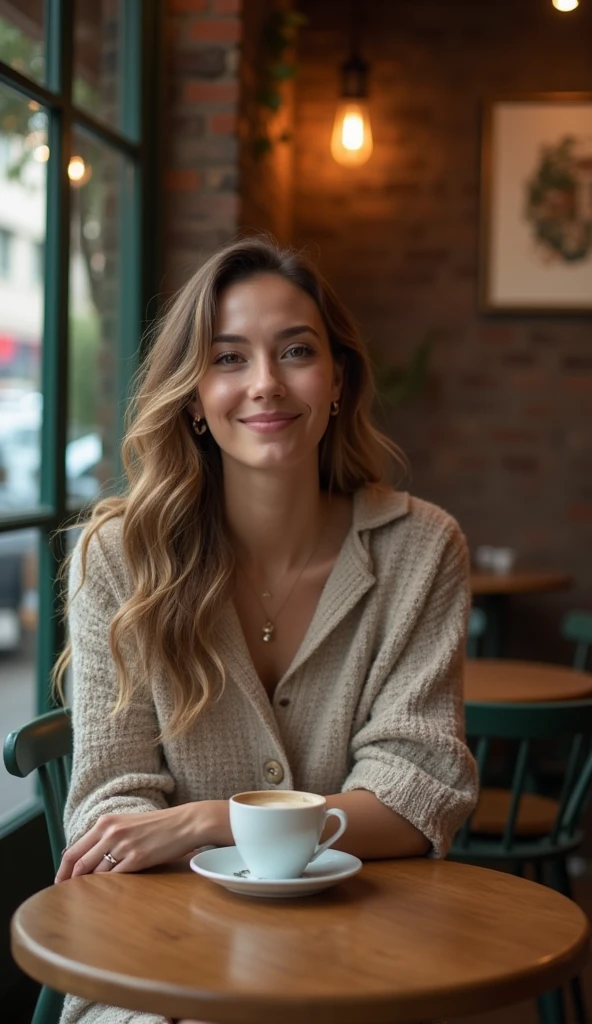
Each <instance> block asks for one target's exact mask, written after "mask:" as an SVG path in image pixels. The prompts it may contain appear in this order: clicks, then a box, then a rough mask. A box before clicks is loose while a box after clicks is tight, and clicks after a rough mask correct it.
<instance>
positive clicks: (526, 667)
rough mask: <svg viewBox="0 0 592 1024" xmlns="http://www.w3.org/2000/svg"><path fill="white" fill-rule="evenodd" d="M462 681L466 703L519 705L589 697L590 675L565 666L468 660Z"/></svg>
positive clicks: (486, 659) (591, 677)
mask: <svg viewBox="0 0 592 1024" xmlns="http://www.w3.org/2000/svg"><path fill="white" fill-rule="evenodd" d="M464 678H465V688H464V694H465V700H467V701H479V702H485V703H491V702H500V703H508V702H511V703H518V704H520V703H527V702H531V701H532V702H545V701H555V700H581V699H582V698H588V697H592V672H576V671H575V670H574V669H571V668H567V667H566V666H564V665H549V664H546V663H542V662H536V661H511V660H508V659H505V658H469V659H467V661H466V662H465V677H464Z"/></svg>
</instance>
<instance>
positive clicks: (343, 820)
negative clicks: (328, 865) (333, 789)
mask: <svg viewBox="0 0 592 1024" xmlns="http://www.w3.org/2000/svg"><path fill="white" fill-rule="evenodd" d="M332 814H334V815H335V817H336V818H339V820H340V822H341V824H340V826H339V828H338V829H337V832H335V834H334V835H332V836H330V838H329V839H326V840H325V842H324V843H321V844H320V846H317V848H316V850H315V852H314V853H313V855H312V857H311V858H310V861H309V864H311V863H312V861H313V860H316V859H317V857H320V855H321V854H322V853H324V852H325V850H327V849H328V848H329V847H330V846H333V843H335V842H337V840H338V839H339V837H340V836H342V835H343V833H344V832H345V830H346V828H347V814H346V813H345V811H342V810H340V809H339V807H331V808H330V810H328V811H325V820H324V822H323V829H324V827H325V825H326V823H327V818H330V817H331V815H332ZM322 831H323V830H322V829H321V834H322Z"/></svg>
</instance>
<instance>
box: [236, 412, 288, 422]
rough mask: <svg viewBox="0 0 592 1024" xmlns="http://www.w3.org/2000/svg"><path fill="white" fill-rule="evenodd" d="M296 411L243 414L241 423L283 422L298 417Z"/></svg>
mask: <svg viewBox="0 0 592 1024" xmlns="http://www.w3.org/2000/svg"><path fill="white" fill-rule="evenodd" d="M298 415H299V414H298V413H288V412H260V413H257V415H256V416H245V417H243V418H242V419H241V421H240V422H241V423H249V424H250V423H285V422H287V421H288V420H295V419H298Z"/></svg>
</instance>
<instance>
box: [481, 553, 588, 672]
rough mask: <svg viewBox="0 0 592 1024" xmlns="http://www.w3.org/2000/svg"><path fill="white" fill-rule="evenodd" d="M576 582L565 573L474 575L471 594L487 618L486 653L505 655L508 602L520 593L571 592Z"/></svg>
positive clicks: (529, 571)
mask: <svg viewBox="0 0 592 1024" xmlns="http://www.w3.org/2000/svg"><path fill="white" fill-rule="evenodd" d="M572 583H573V579H572V577H571V576H570V575H569V574H568V573H565V572H557V571H550V570H546V569H511V570H510V572H503V573H496V572H482V571H481V570H478V569H475V570H473V571H472V572H471V593H472V595H473V597H476V598H477V599H478V604H480V605H481V607H482V608H483V611H484V612H485V614H486V616H487V627H486V631H485V636H484V637H483V641H482V647H483V654H484V655H485V657H487V658H500V657H502V655H503V654H504V650H505V646H506V645H505V642H504V634H505V632H506V624H507V617H508V602H509V600H510V598H511V597H513V596H517V595H519V594H548V593H551V592H552V591H555V590H567V588H568V587H570V586H571V585H572Z"/></svg>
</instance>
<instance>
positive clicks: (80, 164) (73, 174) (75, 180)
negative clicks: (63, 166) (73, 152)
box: [68, 156, 92, 188]
mask: <svg viewBox="0 0 592 1024" xmlns="http://www.w3.org/2000/svg"><path fill="white" fill-rule="evenodd" d="M91 175H92V168H91V166H90V164H85V162H84V160H83V159H82V157H81V156H71V157H70V162H69V164H68V177H69V179H70V183H71V184H72V185H73V186H74V188H79V187H80V186H81V185H86V182H87V181H89V179H90V177H91Z"/></svg>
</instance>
